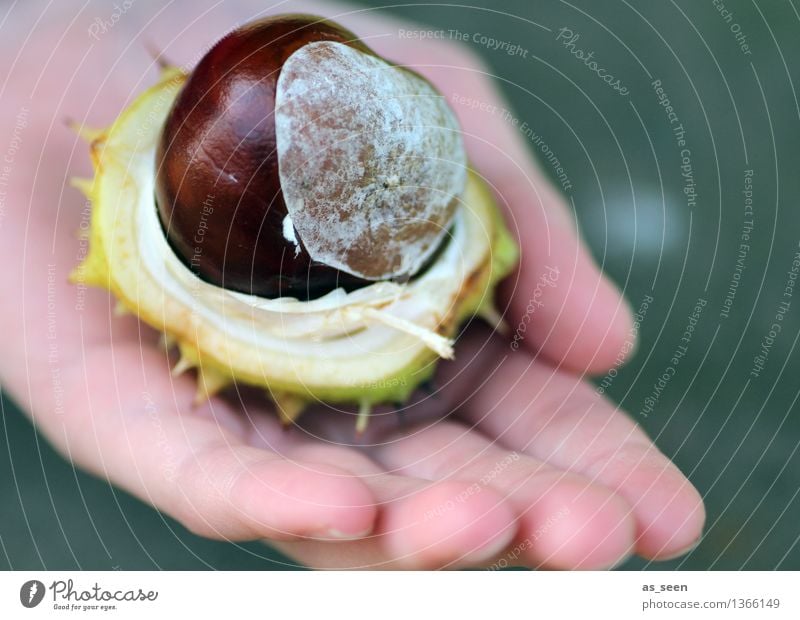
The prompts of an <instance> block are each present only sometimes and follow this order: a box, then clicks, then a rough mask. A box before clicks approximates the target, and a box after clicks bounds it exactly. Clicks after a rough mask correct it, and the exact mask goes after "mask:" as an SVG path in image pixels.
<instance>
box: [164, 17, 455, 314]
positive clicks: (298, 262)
mask: <svg viewBox="0 0 800 620" xmlns="http://www.w3.org/2000/svg"><path fill="white" fill-rule="evenodd" d="M465 178H466V161H465V156H464V151H463V146H462V144H461V137H460V132H459V131H458V126H457V123H456V122H455V120H454V117H453V115H452V113H451V112H450V110H449V108H447V106H446V104H445V103H444V102H443V101H442V98H441V96H440V95H438V93H437V92H436V91H435V90H434V89H433V87H432V86H431V85H430V84H429V83H428V82H427V81H426V80H424V78H422V77H420V76H418V75H417V74H416V73H414V72H412V71H410V70H407V69H404V68H401V67H397V66H394V65H391V64H389V63H388V62H386V61H384V60H383V59H381V58H379V57H378V56H377V55H376V54H374V52H372V51H371V50H370V49H369V48H368V47H367V46H366V45H364V43H362V42H361V41H359V40H358V39H357V37H356V36H355V35H354V34H353V33H351V32H349V31H348V30H346V29H344V28H342V27H341V26H339V25H337V24H334V23H332V22H330V21H326V20H323V19H320V18H318V17H314V16H308V15H284V16H280V17H274V18H267V19H264V20H260V21H257V22H254V23H251V24H248V25H246V26H244V27H242V28H239V29H237V30H235V31H233V32H231V33H230V34H228V35H227V36H226V37H224V38H223V39H222V40H220V41H219V42H218V43H217V44H216V45H215V46H214V47H213V48H212V49H211V50H210V51H209V52H208V53H207V54H206V55H205V56H204V57H203V58H202V59H201V61H200V62H199V63H198V65H197V66H196V68H195V69H194V70H193V71H192V72H191V74H190V75H189V76H188V78H187V80H186V82H185V84H184V85H183V87H182V89H181V91H180V92H179V93H178V96H177V98H176V100H175V102H174V104H173V106H172V108H171V110H170V112H169V114H168V117H167V119H166V122H165V124H164V127H163V129H162V131H161V135H160V140H159V143H158V145H157V151H156V189H155V201H156V207H157V209H158V214H159V219H160V221H161V224H162V227H163V230H164V232H165V234H166V237H167V240H168V242H169V244H170V246H171V248H172V249H173V251H174V252H175V254H176V255H177V256H178V257H179V258H180V259H181V261H182V262H183V263H184V264H185V265H186V266H187V267H189V269H191V270H192V271H193V272H194V273H195V274H196V275H197V276H199V277H200V278H201V279H203V280H205V281H207V282H210V283H212V284H214V285H217V286H220V287H223V288H225V289H228V290H232V291H239V292H243V293H247V294H252V295H257V296H261V297H266V298H274V297H280V296H292V297H297V298H298V299H301V300H308V299H312V298H315V297H318V296H320V295H322V294H325V293H326V292H328V291H331V290H333V289H334V288H337V287H342V288H344V289H346V290H353V289H356V288H359V287H362V286H365V285H367V284H370V283H372V282H374V281H378V280H405V279H408V278H411V277H413V276H414V275H415V274H416V273H418V272H420V271H421V270H422V269H423V268H424V266H425V265H426V264H427V263H428V262H429V261H430V260H431V259H432V257H433V256H434V255H435V252H436V250H437V248H439V247H440V246H441V245H442V244H443V242H444V239H445V237H446V229H447V227H448V226H449V225H450V223H451V221H452V219H453V215H454V212H455V209H456V205H457V202H458V198H459V196H460V194H461V192H462V191H463V187H464V184H465Z"/></svg>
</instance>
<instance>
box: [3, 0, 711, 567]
mask: <svg viewBox="0 0 800 620" xmlns="http://www.w3.org/2000/svg"><path fill="white" fill-rule="evenodd" d="M23 4H24V5H25V6H20V7H15V8H14V15H15V17H14V18H12V20H15V23H14V24H12V23H10V22H6V23H5V24H4V25H3V26H2V33H3V36H2V37H0V47H2V49H3V57H4V59H6V61H4V63H3V66H2V69H1V71H2V80H1V81H0V84H1V86H2V92H1V93H0V106H2V114H0V124H2V129H3V130H2V132H0V136H3V137H4V140H6V141H7V140H9V139H10V136H12V132H13V131H14V129H13V123H14V119H15V118H17V116H18V115H19V113H20V112H21V111H22V110H24V112H23V114H24V115H25V117H26V119H27V127H25V128H24V129H23V130H22V131H21V133H20V137H21V142H20V144H19V149H18V151H17V152H16V154H15V156H14V158H13V163H12V164H11V170H10V173H9V176H8V179H9V182H8V187H7V193H6V196H5V197H4V202H3V206H2V211H0V252H2V260H3V269H2V270H0V283H1V285H2V290H3V294H2V296H0V313H2V314H1V315H0V325H3V336H4V337H3V341H4V347H5V349H4V354H3V355H2V356H0V383H1V384H2V386H3V389H4V390H5V391H6V392H7V393H8V394H10V395H11V397H12V398H14V399H15V400H16V402H17V403H19V404H20V405H21V406H22V407H23V408H24V409H25V410H26V411H27V412H29V413H30V415H31V417H32V419H33V421H34V422H35V423H36V425H37V426H38V428H39V429H40V430H41V431H42V433H44V435H45V436H46V437H47V438H48V439H49V440H50V441H51V442H52V443H53V444H54V445H55V446H56V447H57V449H59V450H60V451H61V452H62V453H63V454H64V456H65V457H66V458H69V459H71V460H72V461H73V462H75V464H76V465H77V466H79V467H81V468H84V469H86V470H88V471H90V472H92V473H94V474H96V475H98V476H102V477H106V478H108V479H109V480H111V481H112V482H113V483H114V484H116V485H118V486H119V487H121V488H123V489H126V490H128V491H129V492H131V493H133V494H135V495H136V496H138V497H139V498H141V499H142V500H143V501H146V502H148V503H151V504H153V505H154V506H156V507H157V508H158V509H159V510H161V511H163V512H164V513H166V514H169V515H171V516H173V517H175V518H176V519H178V520H179V521H180V522H181V523H182V524H184V525H185V526H186V527H187V528H189V529H190V530H192V531H193V532H196V533H198V534H200V535H202V536H208V537H212V538H216V539H223V540H250V539H266V540H269V541H271V542H272V543H273V544H275V545H277V546H278V547H279V548H280V549H281V550H282V551H284V552H285V553H287V554H288V555H289V556H290V557H292V558H294V559H295V560H297V561H298V562H300V563H304V564H306V565H308V566H312V567H319V568H325V567H327V568H344V567H361V568H440V567H447V568H452V567H466V566H487V565H491V564H492V563H493V562H496V561H498V560H499V559H503V558H505V559H506V561H507V562H508V564H519V565H524V566H529V567H535V568H561V569H570V568H605V567H610V566H612V565H615V564H617V563H619V562H620V561H622V560H623V559H624V558H626V557H627V556H628V555H630V554H631V553H637V554H640V555H641V556H644V557H646V558H652V559H665V558H670V557H674V556H676V555H680V554H681V553H683V552H685V551H686V550H687V549H689V548H691V547H692V546H693V545H694V544H696V542H697V540H698V538H699V536H700V534H701V530H702V525H703V521H704V516H705V515H704V510H703V504H702V501H701V498H700V496H699V494H698V493H697V491H696V490H695V489H694V488H693V487H692V486H691V484H690V483H689V482H688V481H687V480H686V479H685V478H684V477H683V476H682V474H681V473H680V472H679V471H678V469H677V468H676V467H675V466H674V465H673V464H672V463H670V461H669V460H668V459H667V458H666V457H665V456H664V455H663V454H661V453H660V452H659V451H658V449H657V448H655V447H654V446H653V445H652V443H651V442H650V441H649V439H648V438H647V437H646V436H645V434H644V433H643V432H642V430H641V429H639V428H638V427H637V425H636V424H635V423H634V422H633V421H632V420H631V419H630V418H629V417H627V416H626V415H625V414H624V413H623V412H620V411H619V410H617V409H616V408H615V406H614V405H613V404H612V403H610V402H608V401H607V400H605V399H604V398H603V397H601V396H599V395H598V394H597V393H596V391H595V389H594V388H593V386H592V385H591V384H590V383H587V382H586V381H585V375H586V374H587V373H592V374H594V373H603V372H605V370H606V369H608V368H610V367H611V366H612V365H613V364H614V362H615V359H616V358H617V355H618V353H619V351H620V350H621V348H622V347H623V345H624V342H625V340H626V338H629V330H630V325H631V323H630V321H631V319H630V311H629V309H628V306H627V305H626V303H625V302H624V301H623V300H622V298H621V297H620V295H619V293H618V291H617V289H616V288H615V287H614V286H613V285H612V284H610V283H609V282H608V281H607V280H606V279H604V278H603V277H602V276H601V274H600V271H599V269H598V267H597V266H596V264H595V263H594V261H593V259H592V258H591V257H590V255H589V253H588V251H587V249H586V248H585V247H584V246H583V245H582V244H581V242H580V241H579V239H578V237H577V233H576V226H575V222H574V218H573V215H572V213H571V212H570V211H569V210H568V208H567V207H566V205H565V201H564V200H563V199H562V198H561V196H560V195H559V194H558V193H557V192H556V191H555V190H554V189H553V188H552V187H551V186H550V185H549V183H548V182H547V181H545V179H544V177H543V175H542V173H541V171H540V169H539V168H538V167H537V165H536V164H535V163H534V162H533V159H532V158H531V156H530V155H529V154H528V152H527V150H526V146H525V145H524V143H523V141H522V140H521V139H520V137H519V136H518V135H517V134H516V133H515V132H514V131H513V129H512V128H511V127H510V126H509V125H507V124H504V123H503V122H502V120H501V119H500V118H499V117H498V116H493V115H489V114H487V113H486V112H485V111H484V112H482V111H479V110H476V111H471V110H470V109H467V108H466V107H464V106H456V107H455V111H456V113H457V114H458V116H459V118H460V121H461V124H462V127H463V129H464V132H465V138H466V143H467V148H468V154H469V157H470V160H471V161H472V163H473V164H474V166H475V168H476V169H477V170H478V171H480V173H481V174H482V175H484V176H485V179H486V180H487V182H488V183H489V184H490V185H491V186H492V187H493V189H494V191H495V193H496V195H497V197H498V200H499V201H500V203H501V204H502V205H503V206H504V208H505V209H506V213H507V219H508V222H509V226H510V227H511V229H512V230H514V231H515V233H516V234H517V235H518V237H519V241H520V245H521V248H522V261H521V266H520V269H519V271H518V272H517V273H516V274H514V275H513V276H512V277H511V278H509V280H508V282H507V283H506V284H505V286H504V287H503V290H502V295H501V310H504V311H505V312H507V319H508V322H509V323H510V324H511V325H516V324H518V323H519V321H520V320H521V319H522V317H523V315H524V314H525V312H526V306H527V305H528V302H529V299H530V298H531V295H532V293H533V291H534V289H535V288H536V283H537V281H538V280H539V278H540V277H541V275H542V273H543V272H544V270H545V269H547V268H554V267H555V268H557V269H558V270H559V275H558V280H557V282H556V285H555V286H548V287H545V288H544V290H543V291H542V296H541V297H540V301H541V302H542V305H541V307H540V308H537V311H536V313H535V315H534V317H533V320H532V321H531V322H530V324H529V325H528V329H527V332H526V333H525V338H524V340H523V341H522V345H521V347H520V349H519V350H518V351H512V350H511V348H510V347H509V342H508V340H507V339H504V338H502V337H500V336H497V335H493V334H491V332H490V331H489V330H488V329H485V328H482V327H480V326H479V325H477V323H476V324H475V325H473V326H471V327H470V328H469V329H468V330H467V331H466V333H465V334H464V335H463V336H462V338H461V339H460V340H459V344H458V347H457V351H456V357H457V359H456V361H455V362H450V363H446V364H442V365H441V366H440V371H439V373H438V374H439V376H438V379H437V381H438V385H439V390H438V392H437V393H436V394H435V395H433V396H430V397H420V398H419V399H418V401H417V402H415V404H413V405H412V406H410V407H409V408H408V410H407V415H406V419H407V423H406V424H405V425H402V426H401V425H398V422H397V419H396V417H395V416H394V415H391V416H390V415H376V416H375V419H374V420H373V422H372V424H371V427H370V429H369V431H368V432H367V435H366V436H365V437H364V438H363V439H362V440H361V441H360V442H359V445H358V446H354V445H353V416H352V414H351V413H349V412H338V413H331V412H330V411H326V412H321V411H317V412H312V413H310V414H309V415H308V416H306V417H304V418H303V420H302V424H301V427H299V428H294V429H291V430H290V431H288V432H284V431H282V430H281V428H280V426H279V424H278V422H277V420H276V419H275V417H274V416H273V415H272V413H271V412H270V410H269V409H270V406H269V404H268V401H267V400H266V399H264V398H263V396H262V395H256V394H252V393H251V392H250V391H249V390H243V391H241V392H236V391H234V392H233V393H230V394H227V395H226V396H224V397H221V398H214V399H212V400H211V401H209V402H208V403H206V404H205V405H202V406H199V407H192V405H191V401H192V398H193V394H194V389H195V384H194V377H193V376H192V375H191V373H189V374H185V375H182V376H180V377H177V378H175V377H172V376H171V375H170V372H169V368H170V363H174V358H168V357H167V356H166V355H165V354H164V352H163V350H162V349H160V348H159V347H158V344H157V341H158V334H156V333H155V332H154V331H153V330H151V329H150V328H148V327H147V326H144V325H142V324H140V323H139V322H138V321H137V320H136V319H135V318H133V317H117V316H114V312H113V308H114V300H113V299H112V298H111V296H110V295H108V294H107V293H106V292H105V291H99V290H87V291H86V292H85V297H84V298H83V308H78V307H76V306H78V305H79V304H78V300H79V294H78V291H76V289H75V287H74V286H72V285H70V284H68V283H67V280H66V278H67V275H68V273H69V271H70V270H71V269H72V267H73V266H74V265H75V264H76V263H77V262H78V260H79V258H80V252H81V248H80V242H79V240H78V238H77V236H76V231H77V230H78V229H79V228H80V225H81V218H85V216H86V212H85V208H86V207H85V204H84V199H83V197H82V196H80V195H79V194H78V193H77V192H76V191H75V190H73V189H72V188H70V187H69V186H68V178H69V177H70V176H75V175H76V176H89V174H90V169H89V162H88V154H87V147H86V145H85V144H84V143H83V142H81V141H80V140H79V139H78V138H77V137H76V136H75V134H74V133H72V132H71V131H70V130H69V129H67V127H66V126H65V123H64V120H65V119H67V118H72V119H75V120H76V121H77V122H79V123H85V124H87V125H90V126H103V125H106V124H108V123H110V122H111V121H112V120H113V119H114V118H115V117H116V115H117V114H118V113H119V111H121V110H122V109H123V107H124V106H126V105H127V104H129V103H130V101H131V100H132V99H133V98H134V97H135V96H136V95H137V94H138V93H139V92H141V91H142V90H143V89H144V88H145V87H147V86H148V85H150V84H152V83H153V82H154V81H155V79H156V74H157V73H156V65H155V63H154V61H153V59H152V56H151V55H150V54H149V53H148V51H147V50H148V48H153V47H156V48H159V49H162V50H164V51H165V54H166V56H167V57H168V58H169V59H170V60H172V61H173V62H175V63H176V64H181V63H190V65H189V66H191V64H193V63H194V62H196V60H197V58H198V54H200V53H202V52H203V51H204V50H205V49H207V47H208V45H210V44H211V43H213V41H215V40H216V39H217V38H218V37H219V36H220V35H221V34H222V33H223V32H224V31H225V30H226V29H229V28H232V27H234V26H235V25H236V24H238V23H243V22H245V21H248V20H250V19H253V18H255V17H259V16H262V15H263V14H264V5H263V3H260V2H252V3H248V2H228V3H225V4H224V5H223V4H221V3H212V2H206V1H203V2H192V3H191V4H190V3H188V2H176V3H171V4H166V6H165V4H155V3H146V2H142V3H136V4H135V5H133V7H131V9H130V10H129V12H128V13H126V14H125V15H123V16H122V17H121V19H120V20H119V21H118V22H117V24H116V25H114V26H113V28H111V29H109V30H108V31H107V32H105V33H103V34H101V35H99V36H98V37H97V38H98V40H95V39H94V38H92V37H91V36H90V35H89V34H88V32H87V28H88V25H89V24H91V22H92V20H93V19H94V18H95V16H101V17H103V16H105V15H106V13H108V12H109V10H110V9H109V8H108V7H109V5H108V4H107V3H93V4H89V6H87V7H85V8H84V9H83V10H79V9H80V7H79V6H78V5H77V4H72V5H71V8H70V7H68V6H66V5H67V3H63V4H62V3H59V4H61V6H58V7H56V6H51V7H49V8H45V3H44V2H42V3H23ZM298 10H304V11H310V12H315V13H320V14H324V15H326V16H329V17H331V18H333V19H335V20H336V21H339V22H340V23H342V24H344V25H345V26H346V27H349V28H351V29H352V30H353V31H355V32H356V33H358V34H359V35H360V36H362V37H364V38H365V39H366V40H367V42H368V43H369V44H370V45H371V46H372V47H373V48H374V49H376V50H377V51H378V52H379V53H380V54H382V55H383V56H385V57H387V58H390V59H392V60H394V61H396V62H400V63H406V64H409V65H411V66H413V67H414V68H416V69H417V70H418V71H420V72H421V73H423V74H424V75H426V76H428V77H429V79H431V80H432V82H433V83H434V84H435V85H436V86H437V88H439V89H440V90H441V91H442V92H443V93H444V95H445V97H447V99H448V100H450V99H451V98H452V95H453V94H454V93H458V94H461V95H468V96H470V97H472V98H475V99H479V100H483V101H487V102H495V103H497V104H498V105H502V103H500V102H499V95H498V93H497V91H496V87H495V86H494V85H493V82H492V79H491V74H490V73H488V70H487V69H486V67H485V66H484V65H482V64H481V63H480V62H479V61H478V60H477V59H476V57H475V56H474V55H473V53H471V52H469V51H468V50H466V49H465V48H462V47H458V46H456V45H455V44H452V43H447V42H441V41H431V42H419V41H413V42H409V41H406V40H403V39H400V38H399V37H397V36H396V33H397V32H398V29H399V28H403V29H406V30H408V29H413V27H414V26H413V25H409V24H408V23H400V22H396V21H392V20H390V19H389V18H388V17H387V16H386V15H385V13H383V12H381V13H378V12H374V11H364V10H358V9H356V10H355V11H354V9H353V8H352V7H343V6H342V5H333V4H315V5H311V4H300V3H292V4H291V5H289V4H276V5H275V6H274V7H272V8H270V10H269V11H268V12H270V13H279V12H286V11H298ZM258 11H262V12H261V13H259V12H258ZM353 11H354V12H353ZM73 18H74V19H73ZM509 19H511V18H509ZM387 33H389V34H392V33H393V34H394V35H395V36H386V34H387ZM381 35H383V36H381ZM511 87H512V88H513V85H512V86H511ZM553 103H554V104H557V102H553ZM446 414H450V415H446ZM445 416H446V419H445Z"/></svg>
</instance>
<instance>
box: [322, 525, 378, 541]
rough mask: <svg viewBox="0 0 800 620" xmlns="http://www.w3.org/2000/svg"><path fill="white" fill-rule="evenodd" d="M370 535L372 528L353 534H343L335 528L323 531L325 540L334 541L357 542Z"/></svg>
mask: <svg viewBox="0 0 800 620" xmlns="http://www.w3.org/2000/svg"><path fill="white" fill-rule="evenodd" d="M370 533H372V528H369V529H366V530H362V531H360V532H353V533H350V532H343V531H342V530H339V529H336V528H330V529H328V530H326V531H325V533H324V535H323V536H324V537H325V538H333V539H334V540H358V539H359V538H364V537H366V536H369V535H370Z"/></svg>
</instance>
